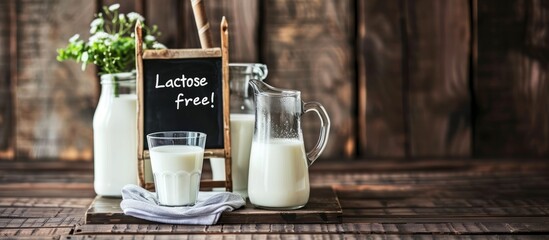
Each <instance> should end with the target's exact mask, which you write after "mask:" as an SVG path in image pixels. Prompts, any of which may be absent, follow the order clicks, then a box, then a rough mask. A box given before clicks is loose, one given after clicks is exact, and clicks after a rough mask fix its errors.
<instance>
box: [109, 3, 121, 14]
mask: <svg viewBox="0 0 549 240" xmlns="http://www.w3.org/2000/svg"><path fill="white" fill-rule="evenodd" d="M119 8H120V4H118V3H115V4H113V5H110V6H109V11H111V12H112V11H114V10H118V9H119Z"/></svg>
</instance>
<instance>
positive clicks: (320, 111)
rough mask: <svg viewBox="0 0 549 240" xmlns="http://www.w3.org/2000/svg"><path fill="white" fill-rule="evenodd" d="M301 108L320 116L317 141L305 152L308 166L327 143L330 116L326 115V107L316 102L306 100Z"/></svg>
mask: <svg viewBox="0 0 549 240" xmlns="http://www.w3.org/2000/svg"><path fill="white" fill-rule="evenodd" d="M303 108H304V109H305V111H304V112H305V113H308V112H315V113H316V114H317V115H318V117H319V118H320V135H319V137H318V141H317V142H316V145H315V146H314V148H313V149H312V150H311V151H309V152H307V160H308V163H309V166H310V165H311V164H313V163H314V162H315V161H316V159H317V158H318V157H319V156H320V154H321V153H322V151H324V148H325V147H326V144H327V143H328V136H329V135H330V118H329V117H328V113H327V112H326V109H324V107H323V106H322V105H321V104H320V103H318V102H306V103H304V104H303Z"/></svg>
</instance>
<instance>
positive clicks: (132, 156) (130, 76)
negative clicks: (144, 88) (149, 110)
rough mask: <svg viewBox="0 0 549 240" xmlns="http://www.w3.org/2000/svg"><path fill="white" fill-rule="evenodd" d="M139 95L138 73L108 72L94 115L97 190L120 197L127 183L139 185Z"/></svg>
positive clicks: (104, 78)
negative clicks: (136, 81) (137, 121)
mask: <svg viewBox="0 0 549 240" xmlns="http://www.w3.org/2000/svg"><path fill="white" fill-rule="evenodd" d="M136 107H137V96H136V94H135V73H116V74H104V75H102V76H101V95H100V97H99V103H98V104H97V108H96V110H95V114H94V116H93V143H94V189H95V193H97V195H101V196H109V197H119V196H121V195H122V194H121V189H122V187H123V186H124V185H126V184H137V124H136V114H137V113H136Z"/></svg>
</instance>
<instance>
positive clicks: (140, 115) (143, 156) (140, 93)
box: [135, 17, 232, 192]
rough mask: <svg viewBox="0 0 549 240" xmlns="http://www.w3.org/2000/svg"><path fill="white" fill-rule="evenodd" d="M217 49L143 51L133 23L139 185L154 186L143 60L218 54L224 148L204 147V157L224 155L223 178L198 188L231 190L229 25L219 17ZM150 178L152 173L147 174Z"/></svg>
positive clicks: (139, 26) (202, 56)
mask: <svg viewBox="0 0 549 240" xmlns="http://www.w3.org/2000/svg"><path fill="white" fill-rule="evenodd" d="M220 32H221V48H206V49H162V50H143V33H142V27H141V23H139V22H138V23H137V25H136V26H135V60H136V69H137V99H138V103H137V139H138V141H137V158H138V159H137V162H138V175H139V176H138V180H139V185H140V186H141V187H144V188H146V189H149V190H152V189H154V182H148V181H147V177H146V175H147V170H148V169H149V170H150V171H151V172H152V170H151V169H150V155H149V151H148V150H145V149H144V145H145V144H146V143H144V142H143V139H144V134H145V133H144V131H145V130H144V120H145V119H144V118H145V116H144V111H143V108H144V75H143V59H185V58H211V57H221V63H222V78H223V80H222V88H223V89H222V91H223V140H224V147H223V148H220V149H205V151H204V158H211V157H220V158H221V157H222V158H225V180H224V181H223V180H220V181H214V180H201V181H200V187H202V188H214V187H224V188H225V189H226V191H229V192H230V191H232V173H231V161H232V160H231V137H230V124H229V25H228V23H227V21H226V19H225V17H223V19H222V20H221V27H220ZM150 178H152V176H151V177H150Z"/></svg>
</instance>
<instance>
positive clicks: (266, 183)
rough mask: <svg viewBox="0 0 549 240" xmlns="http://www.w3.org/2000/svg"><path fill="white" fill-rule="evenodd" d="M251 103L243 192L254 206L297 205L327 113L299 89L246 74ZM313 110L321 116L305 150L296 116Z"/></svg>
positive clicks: (305, 196)
mask: <svg viewBox="0 0 549 240" xmlns="http://www.w3.org/2000/svg"><path fill="white" fill-rule="evenodd" d="M250 85H251V86H252V88H253V89H254V97H255V103H256V113H255V129H254V136H253V140H252V149H251V154H250V171H249V175H248V195H249V198H250V202H251V203H252V204H253V205H254V206H256V207H258V208H265V209H273V210H289V209H298V208H301V207H303V206H305V204H306V203H307V201H308V200H309V171H308V167H309V166H310V165H311V164H312V163H313V162H314V161H315V160H316V159H317V158H318V156H319V155H320V154H321V153H322V151H323V150H324V147H325V146H326V143H327V140H328V134H329V130H330V119H329V118H328V114H327V113H326V110H325V109H324V107H323V106H322V105H321V104H319V103H317V102H302V101H301V92H299V91H295V90H285V89H279V88H274V87H271V86H269V85H267V84H266V83H264V82H262V81H257V80H251V81H250ZM308 112H315V113H317V115H318V116H319V117H320V123H321V126H320V137H319V139H318V141H317V143H316V145H315V146H314V148H313V149H312V150H311V151H309V152H305V147H304V144H303V134H302V131H301V116H302V115H303V114H304V113H308Z"/></svg>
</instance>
